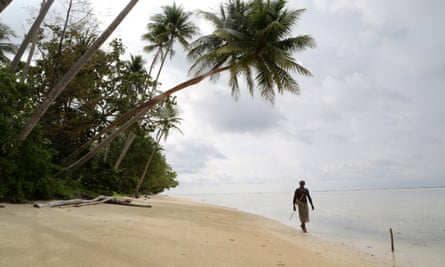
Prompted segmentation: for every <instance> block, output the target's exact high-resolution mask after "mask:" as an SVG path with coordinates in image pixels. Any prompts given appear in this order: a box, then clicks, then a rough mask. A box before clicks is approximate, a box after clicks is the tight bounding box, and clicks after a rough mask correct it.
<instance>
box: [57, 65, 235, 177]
mask: <svg viewBox="0 0 445 267" xmlns="http://www.w3.org/2000/svg"><path fill="white" fill-rule="evenodd" d="M230 68H231V66H226V67H222V68H219V69H215V70H211V71H209V72H207V73H205V74H202V75H199V76H197V77H195V78H192V79H190V80H188V81H185V82H183V83H181V84H179V85H177V86H175V87H173V88H172V89H170V90H168V91H166V92H164V93H162V94H160V95H158V96H156V97H154V98H152V99H151V100H149V101H147V102H145V103H143V104H141V105H139V106H138V107H136V108H134V109H133V110H131V111H129V112H127V113H125V114H124V115H122V116H123V117H125V118H128V117H131V116H133V115H134V116H133V117H132V118H131V119H129V120H128V121H127V122H126V123H124V124H123V125H122V126H121V127H120V128H118V129H117V130H115V131H114V132H113V133H112V134H111V135H109V136H108V137H107V138H106V139H105V140H104V141H103V142H102V143H100V144H98V145H97V146H95V147H94V149H93V150H91V151H89V152H88V153H87V154H85V155H84V156H83V157H81V158H80V159H79V160H77V161H76V162H74V163H73V164H71V165H70V166H68V167H67V168H66V169H65V170H64V171H62V172H61V173H59V175H60V174H63V173H66V172H70V171H73V170H75V169H77V168H79V167H80V166H82V165H83V164H84V163H85V162H87V161H88V160H89V159H91V158H92V157H94V156H95V155H96V154H97V152H99V151H100V150H101V149H103V148H104V147H105V146H106V145H107V144H109V143H110V142H111V141H112V140H113V139H114V138H116V137H117V136H118V135H119V134H121V133H122V132H123V131H125V130H126V129H128V128H129V127H130V126H132V125H133V124H134V123H135V122H137V121H138V120H139V119H140V118H142V116H144V115H145V113H146V112H147V111H148V110H150V109H151V108H152V107H154V106H155V105H156V104H158V103H161V102H162V101H163V100H164V99H166V98H167V97H169V96H170V95H172V94H174V93H176V92H178V91H180V90H183V89H185V88H187V87H190V86H192V85H195V84H197V83H199V82H201V81H202V80H204V79H205V78H207V77H209V76H212V75H214V74H217V73H220V72H223V71H225V70H228V69H230ZM111 129H112V128H108V127H107V129H104V130H106V131H105V132H108V131H110V130H111ZM93 138H96V139H97V137H93ZM79 153H80V152H79Z"/></svg>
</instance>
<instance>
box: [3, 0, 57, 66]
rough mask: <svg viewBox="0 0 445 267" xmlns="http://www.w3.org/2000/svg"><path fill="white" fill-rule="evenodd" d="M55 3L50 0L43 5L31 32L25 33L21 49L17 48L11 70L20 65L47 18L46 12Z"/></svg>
mask: <svg viewBox="0 0 445 267" xmlns="http://www.w3.org/2000/svg"><path fill="white" fill-rule="evenodd" d="M53 3H54V0H48V1H46V3H45V4H44V5H43V7H42V8H41V9H40V12H39V15H38V16H37V18H36V20H35V21H34V23H33V24H32V26H31V28H30V29H29V32H28V33H27V34H26V35H25V38H24V39H23V42H22V44H21V45H20V47H19V49H18V50H17V53H16V54H15V57H14V59H13V60H12V62H11V68H10V71H11V72H14V71H16V70H17V67H18V65H19V62H20V59H21V58H22V56H23V54H24V53H25V50H26V47H27V46H28V44H29V42H30V41H31V38H32V36H34V34H36V32H38V31H39V29H40V24H42V22H43V20H44V19H45V16H46V14H47V13H48V10H49V8H50V7H51V5H52V4H53Z"/></svg>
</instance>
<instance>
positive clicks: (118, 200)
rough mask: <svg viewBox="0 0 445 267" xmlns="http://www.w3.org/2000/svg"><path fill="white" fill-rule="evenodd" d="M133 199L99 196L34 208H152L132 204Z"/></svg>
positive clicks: (51, 203)
mask: <svg viewBox="0 0 445 267" xmlns="http://www.w3.org/2000/svg"><path fill="white" fill-rule="evenodd" d="M132 200H133V198H130V197H114V196H98V197H96V198H94V199H68V200H54V201H50V202H47V203H34V205H33V207H34V208H45V207H49V208H54V207H81V206H87V205H97V204H102V203H106V204H117V205H125V206H131V207H141V208H151V205H145V204H137V203H132Z"/></svg>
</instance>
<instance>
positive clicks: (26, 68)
mask: <svg viewBox="0 0 445 267" xmlns="http://www.w3.org/2000/svg"><path fill="white" fill-rule="evenodd" d="M43 8H45V0H42V3H41V4H40V12H42V9H43ZM40 12H39V13H40ZM39 29H40V27H39V28H38V29H37V30H36V31H34V32H33V33H32V36H31V48H30V49H29V54H28V58H27V59H26V64H25V66H24V67H23V77H26V75H28V71H29V66H30V65H31V60H32V57H33V55H34V50H35V49H36V45H37V36H38V34H39Z"/></svg>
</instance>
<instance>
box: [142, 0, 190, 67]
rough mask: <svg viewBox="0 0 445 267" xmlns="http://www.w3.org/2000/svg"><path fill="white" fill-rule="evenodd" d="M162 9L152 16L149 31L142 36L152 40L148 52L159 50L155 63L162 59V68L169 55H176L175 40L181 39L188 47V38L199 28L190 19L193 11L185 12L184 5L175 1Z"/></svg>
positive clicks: (147, 48)
mask: <svg viewBox="0 0 445 267" xmlns="http://www.w3.org/2000/svg"><path fill="white" fill-rule="evenodd" d="M162 10H163V12H162V13H159V14H156V15H154V16H152V17H151V22H150V23H148V24H147V29H148V33H146V34H144V35H143V36H142V39H143V40H146V41H148V42H150V44H149V45H147V46H145V47H144V50H145V51H146V52H152V51H154V50H157V52H156V54H155V56H154V59H153V63H156V61H158V60H161V61H162V62H161V67H160V69H161V68H162V64H163V62H164V61H165V59H166V57H167V55H170V57H172V56H173V55H174V50H173V43H174V42H175V41H179V43H180V44H181V45H182V46H183V47H184V48H186V49H187V48H188V46H189V41H188V40H189V39H191V38H192V37H193V36H194V35H195V34H196V33H197V32H198V28H197V27H196V26H195V24H193V22H191V20H190V16H191V15H192V13H190V12H185V11H184V10H183V8H182V6H177V5H176V3H173V5H171V6H163V7H162ZM152 65H153V64H152ZM151 69H152V67H151V68H150V70H151ZM159 71H160V70H159ZM150 74H151V72H150Z"/></svg>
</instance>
